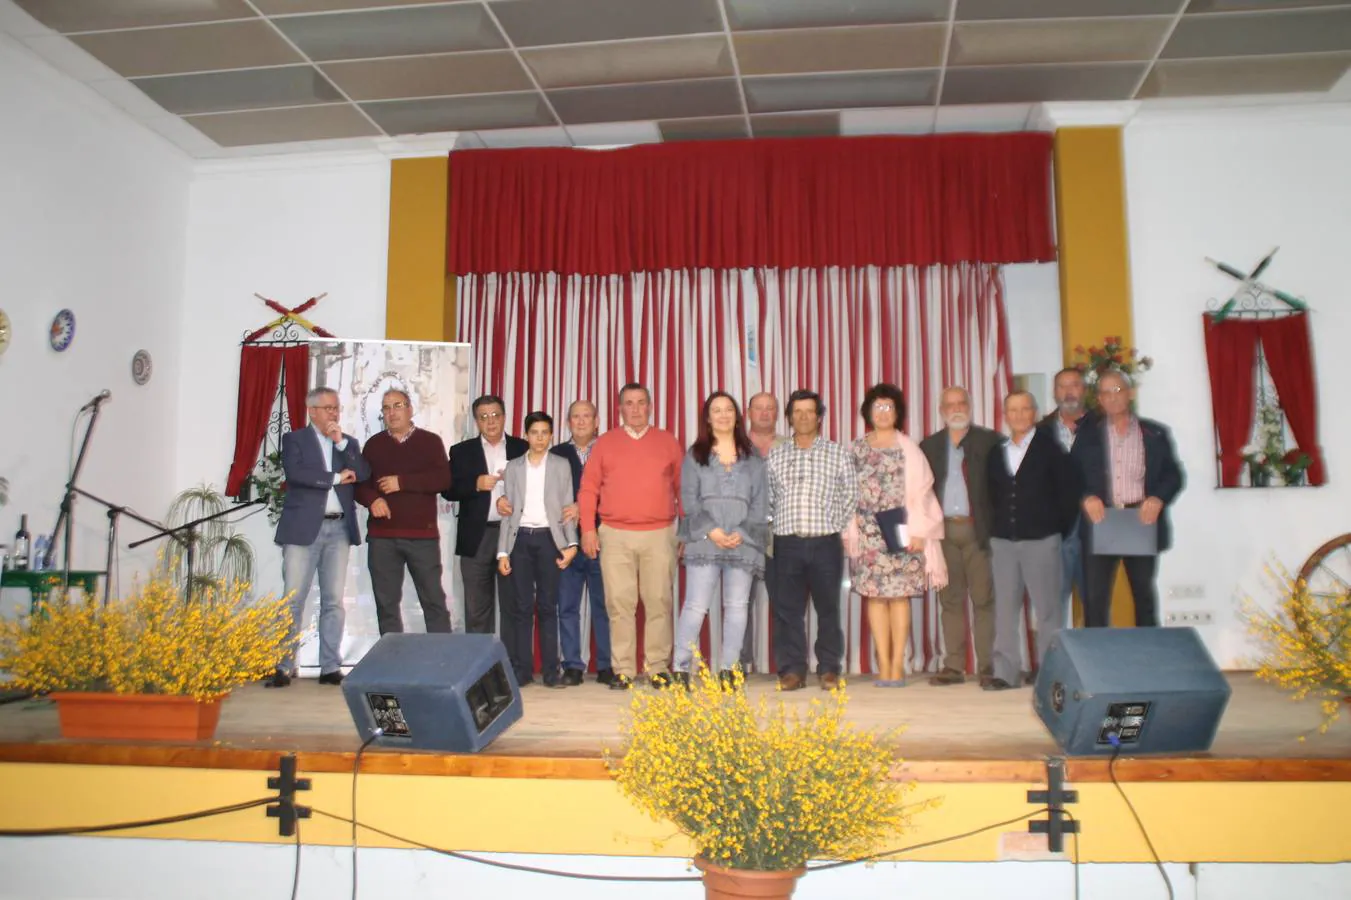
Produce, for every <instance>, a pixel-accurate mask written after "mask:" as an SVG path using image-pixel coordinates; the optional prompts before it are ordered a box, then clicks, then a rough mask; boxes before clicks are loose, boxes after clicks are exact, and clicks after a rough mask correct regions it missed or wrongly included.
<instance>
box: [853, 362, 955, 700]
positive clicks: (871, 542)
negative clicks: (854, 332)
mask: <svg viewBox="0 0 1351 900" xmlns="http://www.w3.org/2000/svg"><path fill="white" fill-rule="evenodd" d="M860 412H861V413H862V414H863V421H864V422H865V423H866V424H867V426H868V428H869V432H868V434H867V435H865V436H864V437H861V438H859V439H858V440H857V441H855V442H854V445H853V448H852V456H853V459H854V467H855V468H856V469H857V471H858V511H857V514H856V515H855V517H854V522H853V523H852V524H851V526H850V528H849V532H848V533H847V534H846V535H845V546H846V550H847V551H848V553H849V556H850V560H851V565H850V571H851V574H852V578H853V585H854V590H855V591H857V592H858V593H859V595H861V596H862V597H863V598H864V603H865V605H866V607H867V614H868V627H869V629H870V630H871V632H872V639H873V647H874V649H875V651H876V654H877V665H878V678H877V680H876V681H875V682H874V684H876V685H877V686H878V687H904V686H905V651H906V648H907V646H908V645H909V640H910V598H911V597H919V596H922V595H923V594H924V593H925V592H927V591H928V590H929V588H931V587H939V586H941V584H945V583H946V581H947V569H946V567H945V566H944V565H943V555H942V552H941V548H940V547H939V543H938V542H939V540H941V538H942V537H943V511H942V507H940V506H939V504H938V500H937V498H936V497H935V496H934V493H933V472H932V470H930V468H929V464H928V461H927V460H925V458H924V454H923V452H921V451H920V449H919V445H918V444H916V443H915V442H914V441H912V440H911V439H910V438H909V437H907V436H906V435H905V434H904V433H903V432H902V431H901V430H900V424H901V422H902V421H904V419H905V396H904V395H903V394H902V393H901V391H900V389H899V388H897V387H896V386H895V385H891V384H878V385H875V386H873V387H872V388H871V389H870V390H869V391H868V393H867V395H866V396H865V397H864V398H863V406H862V409H861V410H860ZM897 508H903V509H905V511H906V530H907V533H908V539H909V543H908V544H907V546H906V548H905V551H904V552H901V553H891V552H889V551H888V550H887V545H886V541H885V540H884V539H883V537H882V530H881V528H880V527H879V526H878V524H877V514H878V513H880V512H884V511H886V510H891V509H897Z"/></svg>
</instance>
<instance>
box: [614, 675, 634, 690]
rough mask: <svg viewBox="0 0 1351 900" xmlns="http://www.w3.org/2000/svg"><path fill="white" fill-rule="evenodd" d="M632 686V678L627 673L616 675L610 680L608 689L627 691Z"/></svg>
mask: <svg viewBox="0 0 1351 900" xmlns="http://www.w3.org/2000/svg"><path fill="white" fill-rule="evenodd" d="M631 687H633V679H632V678H630V677H629V676H627V675H616V676H615V677H614V678H612V679H611V680H610V690H612V691H627V690H628V689H629V688H631Z"/></svg>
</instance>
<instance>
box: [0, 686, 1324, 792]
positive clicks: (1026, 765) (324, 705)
mask: <svg viewBox="0 0 1351 900" xmlns="http://www.w3.org/2000/svg"><path fill="white" fill-rule="evenodd" d="M589 679H590V676H589V677H588V681H586V682H585V683H584V684H582V685H581V686H578V687H572V688H566V689H563V690H551V689H546V688H543V687H540V686H538V685H532V686H530V687H527V688H526V689H525V690H523V691H522V703H523V706H524V717H523V718H522V720H521V721H520V722H518V723H517V724H516V725H514V726H513V727H512V728H511V729H510V730H508V731H507V732H506V733H505V734H504V735H503V736H502V737H501V738H499V739H498V740H497V741H496V742H495V743H493V744H492V745H491V746H490V747H489V748H488V749H487V750H485V751H484V752H482V753H479V754H474V755H457V754H441V753H432V752H417V751H414V752H406V751H398V750H391V749H388V748H384V747H378V746H376V747H371V748H370V749H368V750H367V751H366V754H365V756H364V759H363V761H362V771H365V772H371V773H386V774H395V773H397V774H405V775H474V776H498V777H565V778H583V779H587V778H597V779H603V778H605V777H606V772H605V769H604V765H603V763H602V753H603V752H604V751H606V750H609V751H611V752H618V751H619V749H620V738H619V731H618V726H619V723H620V721H621V720H622V718H623V716H624V715H625V713H626V710H627V705H628V702H629V699H630V695H629V694H627V693H623V692H619V691H611V690H608V689H606V688H605V687H604V686H602V685H598V684H596V683H595V682H594V681H592V680H589ZM1228 680H1229V682H1230V685H1231V686H1232V688H1233V696H1232V698H1231V699H1230V702H1229V707H1228V709H1227V710H1226V712H1225V715H1224V717H1223V719H1222V720H1221V724H1220V731H1219V735H1218V737H1217V738H1216V741H1215V744H1214V746H1213V748H1212V749H1211V752H1209V753H1203V754H1193V755H1188V756H1183V757H1154V756H1143V757H1139V758H1130V757H1129V756H1128V755H1127V756H1123V758H1122V759H1121V760H1120V761H1119V762H1118V765H1117V774H1118V777H1120V778H1121V779H1123V780H1147V781H1158V780H1170V779H1173V780H1203V781H1214V780H1235V781H1321V780H1340V781H1351V722H1349V721H1346V720H1345V719H1343V720H1341V721H1339V722H1337V723H1335V724H1334V725H1333V726H1332V728H1331V729H1330V730H1329V732H1328V733H1327V734H1319V733H1318V722H1319V714H1318V708H1317V705H1316V704H1315V703H1313V702H1303V703H1295V702H1292V701H1291V700H1290V699H1289V698H1288V697H1287V696H1286V695H1285V694H1283V693H1281V692H1280V691H1278V690H1276V689H1275V688H1274V687H1272V686H1271V685H1268V684H1265V683H1263V682H1260V681H1258V680H1257V679H1256V678H1254V677H1253V676H1251V675H1248V674H1231V675H1229V676H1228ZM747 690H748V692H749V694H750V696H751V699H752V700H755V699H758V698H759V697H761V696H762V695H766V694H770V695H774V694H776V691H775V680H774V679H773V678H772V677H770V676H766V675H752V676H750V678H749V680H748V684H747ZM847 690H848V698H849V712H848V715H849V718H850V719H851V720H852V721H854V722H856V723H857V724H859V725H860V726H862V727H865V728H868V729H875V730H877V731H880V732H885V733H887V734H888V739H889V740H891V741H894V743H895V746H896V749H897V753H898V755H899V756H900V757H902V758H903V760H904V762H903V764H902V765H901V766H900V767H899V769H898V776H899V777H902V778H917V779H920V780H926V781H927V780H934V779H937V780H942V781H953V780H957V781H1010V780H1012V781H1033V782H1036V781H1041V780H1042V779H1043V778H1044V774H1045V772H1044V765H1043V763H1044V760H1045V759H1046V758H1047V757H1048V756H1055V755H1057V752H1058V751H1057V747H1056V745H1055V743H1054V742H1053V741H1052V740H1051V738H1050V736H1049V734H1048V733H1047V732H1046V730H1045V728H1044V727H1043V726H1042V724H1041V721H1040V720H1039V719H1038V718H1037V716H1036V714H1035V713H1034V712H1033V710H1032V689H1031V688H1021V689H1018V690H1012V691H1003V692H990V691H982V690H980V688H979V687H978V685H977V684H976V683H975V682H974V681H971V682H968V683H966V684H964V685H955V686H950V687H933V686H930V685H929V684H928V683H927V682H925V681H924V680H923V679H918V678H913V677H912V679H911V682H910V685H909V686H908V687H906V688H902V689H889V688H877V687H874V686H873V684H872V681H871V677H870V676H858V677H856V678H854V679H851V680H849V681H848V682H847ZM777 695H778V697H779V698H781V699H782V700H783V701H784V702H785V703H788V704H790V705H793V706H800V707H805V706H806V705H808V704H809V703H810V702H811V701H812V700H814V699H820V698H821V697H822V696H823V694H822V692H821V691H820V690H819V689H817V687H816V684H815V680H814V679H813V680H812V681H811V682H809V686H808V687H807V688H805V689H803V690H800V691H795V692H790V693H778V694H777ZM1301 736H1303V737H1304V738H1305V739H1304V740H1303V741H1301V740H1300V738H1301ZM359 744H360V740H359V739H358V737H357V734H356V730H355V728H354V727H353V725H352V720H351V717H350V715H349V713H348V710H347V706H346V704H345V703H344V701H343V697H342V691H341V689H338V688H334V687H331V686H326V685H320V684H318V683H317V682H316V681H314V680H313V679H300V680H298V681H297V682H296V683H295V684H293V685H292V686H291V687H289V688H286V689H284V690H274V689H266V688H264V687H262V686H261V685H250V686H248V687H245V688H243V689H241V690H238V691H236V692H235V693H234V694H233V695H232V696H231V697H230V698H229V699H228V700H227V701H226V703H225V706H224V709H223V712H222V715H221V721H220V726H219V728H218V730H217V733H216V739H215V740H214V741H211V742H201V743H196V744H192V743H188V744H176V745H166V744H134V743H104V744H94V743H75V742H68V741H64V740H62V739H61V738H60V736H59V733H58V729H57V721H56V711H55V708H54V707H53V706H52V705H51V704H50V703H47V702H45V701H25V702H19V703H11V704H8V705H5V706H0V762H25V763H33V762H52V763H57V762H59V763H76V764H94V765H119V764H121V765H150V766H175V767H184V766H187V767H202V768H229V769H250V768H254V769H272V768H274V767H275V766H276V760H277V758H278V756H279V755H280V754H284V753H296V754H298V755H299V756H300V757H301V768H302V769H305V770H309V771H322V772H350V771H351V768H352V762H353V754H354V751H355V750H356V749H357V747H358V746H359ZM1070 772H1071V776H1072V777H1076V778H1079V779H1083V780H1100V779H1101V778H1103V777H1105V774H1104V773H1105V765H1104V763H1103V762H1102V761H1101V760H1093V759H1080V760H1071V762H1070Z"/></svg>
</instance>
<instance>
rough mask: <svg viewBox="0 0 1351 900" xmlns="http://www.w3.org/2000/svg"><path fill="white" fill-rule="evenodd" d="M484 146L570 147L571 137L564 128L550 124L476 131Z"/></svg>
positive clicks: (507, 147) (502, 147)
mask: <svg viewBox="0 0 1351 900" xmlns="http://www.w3.org/2000/svg"><path fill="white" fill-rule="evenodd" d="M478 135H479V137H480V138H482V139H483V145H484V146H485V147H492V148H494V149H498V150H506V149H511V148H513V147H571V146H572V139H571V138H569V137H568V132H567V130H566V129H563V128H559V127H558V126H556V125H555V126H552V127H549V128H499V129H497V130H495V131H481V132H479V133H478Z"/></svg>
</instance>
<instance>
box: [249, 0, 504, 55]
mask: <svg viewBox="0 0 1351 900" xmlns="http://www.w3.org/2000/svg"><path fill="white" fill-rule="evenodd" d="M273 22H274V23H275V24H276V26H277V27H278V28H280V29H281V30H282V31H283V32H284V33H285V34H286V36H287V37H289V38H290V39H291V40H293V41H295V44H296V46H297V47H299V48H300V49H301V51H302V52H303V53H305V54H307V55H308V56H309V57H310V58H311V59H314V60H334V59H370V58H374V57H381V56H418V55H420V54H424V53H452V52H454V51H457V50H497V49H500V48H503V47H505V46H506V45H507V44H506V41H504V40H503V39H502V35H501V33H500V32H499V31H498V30H497V26H496V25H494V24H493V23H492V19H490V18H489V17H488V14H487V12H485V11H484V9H483V7H482V6H481V5H480V4H478V3H454V4H450V5H448V6H413V7H408V8H402V9H382V10H374V11H371V12H354V13H332V14H330V15H317V16H288V17H286V18H280V19H274V20H273Z"/></svg>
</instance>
